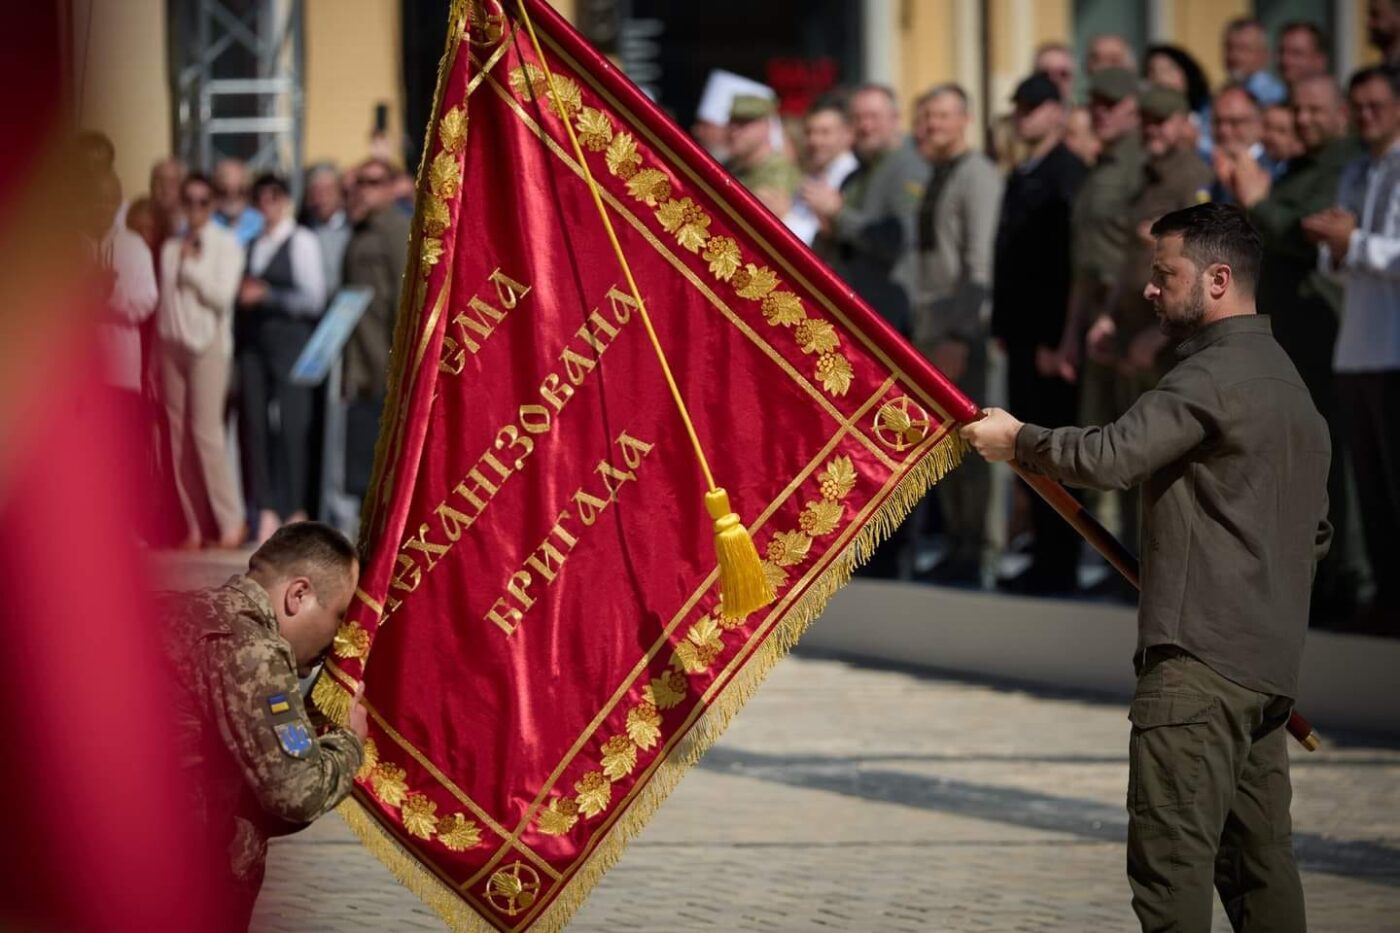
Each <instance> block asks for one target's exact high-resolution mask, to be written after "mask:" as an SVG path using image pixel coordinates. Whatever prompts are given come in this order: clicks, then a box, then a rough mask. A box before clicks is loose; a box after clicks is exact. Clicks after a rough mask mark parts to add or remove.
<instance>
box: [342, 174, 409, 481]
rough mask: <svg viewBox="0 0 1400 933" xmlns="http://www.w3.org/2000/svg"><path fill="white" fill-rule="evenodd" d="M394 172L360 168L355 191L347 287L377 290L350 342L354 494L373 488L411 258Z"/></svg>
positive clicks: (349, 457) (349, 448)
mask: <svg viewBox="0 0 1400 933" xmlns="http://www.w3.org/2000/svg"><path fill="white" fill-rule="evenodd" d="M395 174H396V173H395V171H394V169H393V167H392V166H391V165H389V164H388V163H387V162H385V161H383V160H382V159H370V160H369V161H367V162H364V163H363V164H361V165H360V166H359V168H357V169H355V187H354V190H353V191H352V192H351V194H350V221H351V223H352V224H354V229H353V232H352V233H351V234H350V243H349V245H348V246H347V247H346V248H345V265H344V279H345V284H346V285H362V286H366V287H368V288H369V289H370V290H371V291H372V292H373V293H374V294H373V296H372V297H371V298H370V301H369V306H368V307H367V308H365V314H364V317H362V318H360V323H359V324H358V325H357V326H356V328H355V332H354V333H353V334H351V335H350V340H349V342H348V343H347V344H346V345H345V382H344V387H345V398H346V401H347V402H348V404H349V410H348V413H347V425H346V458H345V487H346V491H347V492H350V493H352V494H361V495H362V494H363V493H364V492H365V491H366V490H367V489H368V488H369V473H370V468H371V466H372V465H373V462H374V442H375V438H376V435H377V433H378V428H379V413H380V409H381V408H383V406H384V394H385V392H386V391H387V381H388V372H389V349H390V348H391V347H392V346H393V343H394V322H395V320H396V319H397V316H398V308H399V285H400V282H401V281H402V279H403V272H404V266H405V264H406V263H407V261H408V234H409V224H410V219H409V217H408V216H407V215H406V214H404V213H403V211H401V210H399V209H398V206H397V205H396V204H395V203H394V198H393V188H392V186H391V182H392V181H393V179H394V175H395Z"/></svg>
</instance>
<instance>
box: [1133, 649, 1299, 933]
mask: <svg viewBox="0 0 1400 933" xmlns="http://www.w3.org/2000/svg"><path fill="white" fill-rule="evenodd" d="M1292 707H1293V701H1292V700H1290V699H1288V698H1287V697H1277V696H1270V695H1268V694H1264V693H1259V692H1256V691H1254V690H1250V689H1248V688H1246V687H1242V686H1240V685H1239V684H1237V683H1234V682H1233V681H1230V680H1227V679H1226V678H1224V677H1222V676H1220V675H1219V674H1217V673H1216V672H1215V671H1213V670H1211V669H1210V668H1209V667H1208V666H1207V665H1205V664H1204V663H1202V662H1201V661H1199V660H1197V659H1196V658H1194V657H1192V656H1191V655H1189V654H1187V653H1186V652H1185V651H1182V650H1180V649H1178V648H1175V647H1171V646H1159V647H1156V648H1149V649H1147V651H1146V652H1145V653H1144V655H1143V656H1142V658H1141V659H1140V663H1139V670H1138V681H1137V691H1136V693H1135V694H1134V696H1133V703H1132V708H1131V710H1130V712H1129V714H1128V718H1129V719H1131V720H1132V723H1133V730H1132V738H1131V739H1130V740H1129V744H1128V880H1129V882H1130V884H1131V885H1132V889H1133V910H1134V911H1135V912H1136V913H1137V916H1138V920H1139V921H1140V922H1141V923H1142V928H1143V930H1145V931H1163V933H1165V931H1181V933H1195V931H1206V930H1209V929H1210V920H1211V910H1212V897H1211V888H1212V887H1214V888H1215V890H1216V891H1218V892H1219V894H1220V900H1221V903H1222V904H1223V905H1224V906H1225V913H1226V915H1227V916H1229V918H1230V922H1231V925H1232V926H1233V927H1234V929H1235V930H1236V931H1263V930H1268V931H1270V933H1292V931H1303V930H1306V929H1307V920H1306V917H1305V914H1304V909H1303V889H1302V885H1301V884H1300V882H1299V880H1298V867H1297V864H1296V863H1295V862H1294V859H1293V842H1292V838H1291V833H1292V822H1291V820H1290V818H1289V815H1288V807H1289V804H1290V802H1291V801H1292V798H1293V788H1292V786H1291V785H1290V783H1289V780H1288V747H1287V741H1288V737H1287V731H1286V730H1285V729H1284V728H1283V726H1284V724H1285V723H1286V722H1287V721H1288V716H1289V713H1290V711H1291V710H1292Z"/></svg>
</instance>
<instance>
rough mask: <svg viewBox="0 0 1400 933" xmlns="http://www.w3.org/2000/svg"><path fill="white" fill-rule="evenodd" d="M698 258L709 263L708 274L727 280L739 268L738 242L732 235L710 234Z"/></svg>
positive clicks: (723, 280) (722, 280)
mask: <svg viewBox="0 0 1400 933" xmlns="http://www.w3.org/2000/svg"><path fill="white" fill-rule="evenodd" d="M700 258H701V259H703V260H705V261H706V262H708V263H709V264H710V274H711V275H713V276H714V277H715V278H717V279H719V280H720V281H721V282H728V281H729V280H730V279H732V278H733V277H734V273H735V272H736V271H738V269H739V244H738V243H736V242H734V238H733V237H727V236H712V237H710V241H709V242H708V243H706V244H705V251H704V252H703V253H701V254H700Z"/></svg>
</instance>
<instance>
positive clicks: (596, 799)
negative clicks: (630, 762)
mask: <svg viewBox="0 0 1400 933" xmlns="http://www.w3.org/2000/svg"><path fill="white" fill-rule="evenodd" d="M574 791H575V792H576V793H577V794H578V796H577V797H576V798H575V799H576V800H577V801H578V810H579V812H580V813H582V814H583V815H584V816H597V815H598V814H599V813H602V812H603V811H604V810H606V809H607V808H608V804H609V803H611V802H612V784H610V783H608V779H607V778H606V777H604V776H603V772H601V771H589V772H588V773H587V774H585V775H584V776H583V777H581V778H579V779H578V782H577V783H575V784H574Z"/></svg>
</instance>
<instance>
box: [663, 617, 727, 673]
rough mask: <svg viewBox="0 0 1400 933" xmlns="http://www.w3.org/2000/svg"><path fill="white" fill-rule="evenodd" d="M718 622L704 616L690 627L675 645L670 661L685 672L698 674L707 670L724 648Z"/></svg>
mask: <svg viewBox="0 0 1400 933" xmlns="http://www.w3.org/2000/svg"><path fill="white" fill-rule="evenodd" d="M720 634H721V630H720V627H719V623H718V622H716V621H715V620H714V617H713V616H705V617H704V618H703V619H701V620H700V621H698V622H696V623H695V624H694V625H692V626H691V627H690V631H689V632H687V633H686V636H685V641H683V642H681V643H680V644H679V645H676V653H675V655H674V657H673V658H672V661H671V663H672V664H674V665H676V666H677V667H679V668H681V669H682V670H684V671H685V672H686V673H687V674H699V673H702V672H703V671H705V670H707V669H708V668H709V666H710V665H711V664H713V663H714V660H715V658H717V657H718V656H719V653H720V651H722V650H724V641H723V640H722V639H721V637H720Z"/></svg>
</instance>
